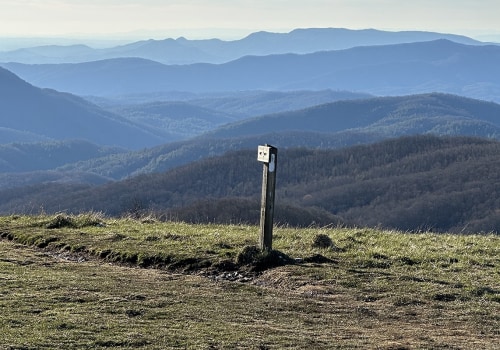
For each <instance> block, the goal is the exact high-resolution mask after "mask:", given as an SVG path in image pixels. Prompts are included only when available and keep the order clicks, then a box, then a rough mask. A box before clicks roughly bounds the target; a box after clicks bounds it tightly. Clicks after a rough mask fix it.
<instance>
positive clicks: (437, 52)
mask: <svg viewBox="0 0 500 350" xmlns="http://www.w3.org/2000/svg"><path fill="white" fill-rule="evenodd" d="M498 62H500V46H494V45H486V46H473V45H463V44H457V43H454V42H451V41H447V40H437V41H430V42H420V43H410V44H396V45H385V46H370V47H356V48H352V49H347V50H340V51H325V52H318V53H312V54H304V55H297V54H283V55H271V56H265V57H256V56H247V57H244V58H241V59H238V60H235V61H231V62H229V63H226V64H220V65H213V64H193V65H183V66H176V65H169V66H166V65H162V64H160V63H157V62H153V61H148V60H144V59H139V58H121V59H114V60H105V61H97V62H90V63H81V64H62V65H23V64H17V63H9V64H3V66H4V67H6V68H8V69H9V70H11V71H13V72H14V73H16V74H18V75H19V76H21V77H22V78H23V79H25V80H27V81H29V82H30V83H32V84H34V85H37V86H42V87H49V88H53V89H56V90H59V91H66V92H71V93H74V94H78V95H95V96H106V95H108V96H112V95H126V94H134V93H136V94H137V93H156V92H161V91H186V92H221V91H245V90H274V91H292V90H323V89H332V90H344V91H345V90H348V91H355V92H356V91H358V92H365V93H370V94H374V95H407V94H416V93H424V92H446V93H453V94H457V95H463V96H468V97H473V98H479V99H483V100H490V101H497V102H500V97H499V96H500V70H499V69H498Z"/></svg>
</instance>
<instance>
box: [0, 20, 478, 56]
mask: <svg viewBox="0 0 500 350" xmlns="http://www.w3.org/2000/svg"><path fill="white" fill-rule="evenodd" d="M437 39H447V40H451V41H454V42H457V43H462V44H469V45H482V44H483V43H482V42H480V41H477V40H473V39H471V38H468V37H465V36H461V35H454V34H443V33H434V32H422V31H403V32H388V31H381V30H375V29H364V30H350V29H343V28H304V29H295V30H293V31H291V32H289V33H270V32H256V33H252V34H250V35H248V36H247V37H245V38H242V39H239V40H232V41H224V40H220V39H205V40H188V39H186V38H183V37H180V38H177V39H171V38H167V39H163V40H152V39H151V40H143V41H138V42H134V43H130V44H126V45H120V46H115V47H111V48H108V49H92V48H90V47H88V46H85V45H70V46H56V45H46V46H39V47H31V48H24V49H18V50H14V51H7V52H0V62H18V63H27V64H35V63H82V62H89V61H97V60H104V59H111V58H120V57H137V58H144V59H148V60H153V61H158V62H161V63H164V64H192V63H201V62H204V63H225V62H229V61H232V60H236V59H238V58H240V57H243V56H249V55H253V56H266V55H271V54H284V53H297V54H305V53H313V52H317V51H330V50H343V49H348V48H352V47H355V46H372V45H389V44H398V43H409V42H418V41H432V40H437Z"/></svg>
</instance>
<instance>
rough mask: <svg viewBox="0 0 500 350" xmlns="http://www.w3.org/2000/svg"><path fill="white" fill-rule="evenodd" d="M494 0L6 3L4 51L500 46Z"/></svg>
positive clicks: (0, 10) (499, 8) (1, 13)
mask: <svg viewBox="0 0 500 350" xmlns="http://www.w3.org/2000/svg"><path fill="white" fill-rule="evenodd" d="M499 12H500V2H498V1H496V0H478V1H474V2H470V1H465V0H440V1H434V0H433V1H430V0H422V1H419V2H401V1H398V0H370V1H368V0H311V1H308V2H304V1H301V0H288V1H286V2H285V1H283V0H265V1H264V0H252V1H250V0H232V1H228V0H211V1H207V0H190V1H180V0H172V1H160V0H142V1H138V0H120V1H118V0H107V1H97V0H85V1H84V0H47V1H43V3H42V2H40V1H34V0H28V1H17V0H2V1H0V33H1V35H0V39H1V42H2V46H1V47H0V51H5V50H6V49H7V46H6V43H7V42H8V41H9V40H10V46H11V48H10V49H12V47H13V46H15V40H18V41H23V40H28V39H37V38H39V39H43V40H41V41H42V42H41V44H46V43H48V44H50V43H54V44H58V41H64V40H68V39H70V40H72V41H73V42H76V43H85V42H94V43H97V44H98V43H99V42H100V43H101V45H106V42H108V43H110V44H111V42H115V43H116V42H131V41H138V40H146V39H165V38H178V37H181V36H183V37H186V38H188V39H212V38H218V39H222V40H236V39H241V38H243V37H245V36H247V35H249V34H250V33H253V32H257V31H268V32H279V33H283V32H289V31H291V30H293V29H297V28H347V29H378V30H386V31H413V30H415V31H428V32H439V33H447V34H457V35H464V36H468V37H471V38H473V39H477V40H481V41H496V42H500V21H498V18H497V14H498V13H499Z"/></svg>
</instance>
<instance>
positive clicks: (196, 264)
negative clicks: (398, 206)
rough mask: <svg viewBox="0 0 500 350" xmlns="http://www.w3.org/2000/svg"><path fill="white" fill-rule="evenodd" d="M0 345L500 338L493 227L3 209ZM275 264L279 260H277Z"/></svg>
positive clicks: (246, 345) (454, 345) (480, 341)
mask: <svg viewBox="0 0 500 350" xmlns="http://www.w3.org/2000/svg"><path fill="white" fill-rule="evenodd" d="M0 237H1V239H0V310H1V317H0V349H105V348H113V349H500V237H499V236H494V235H468V236H458V235H444V234H431V233H422V234H406V233H401V232H388V231H379V230H371V229H347V228H309V229H292V228H282V227H277V228H275V230H274V241H273V247H274V248H275V249H276V250H277V251H278V252H279V254H274V255H273V254H269V255H265V254H253V255H248V252H252V249H250V248H249V247H251V246H255V245H256V244H257V241H258V228H257V227H253V226H237V225H235V226H222V225H188V224H183V223H173V222H158V221H155V220H153V219H144V220H132V219H120V220H118V219H111V218H105V217H101V216H100V215H98V214H86V215H80V216H73V217H68V216H36V217H35V216H33V217H28V216H9V217H1V218H0ZM278 265H280V266H278Z"/></svg>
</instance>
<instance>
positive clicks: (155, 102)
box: [0, 28, 500, 232]
mask: <svg viewBox="0 0 500 350" xmlns="http://www.w3.org/2000/svg"><path fill="white" fill-rule="evenodd" d="M499 61H500V46H499V45H498V44H495V43H490V42H481V41H478V40H475V39H472V38H469V37H466V36H463V35H452V34H442V33H437V32H423V31H421V32H419V31H405V32H391V31H381V30H373V29H371V30H348V29H340V28H310V29H297V30H293V31H290V32H289V33H272V32H256V33H253V34H250V35H248V36H247V37H244V38H242V39H238V40H220V39H199V40H192V39H186V38H177V39H171V38H167V39H161V40H141V41H137V42H134V43H129V44H125V45H118V46H114V47H108V48H99V49H94V48H91V47H89V46H84V45H67V46H61V45H49V46H38V47H26V48H22V49H17V50H10V51H2V52H0V66H1V68H0V96H1V99H0V142H1V143H0V198H1V200H0V212H1V213H2V214H14V213H33V212H34V211H35V212H36V211H38V210H41V208H43V210H44V211H46V212H72V213H78V212H84V211H89V210H98V211H102V212H104V213H107V214H109V215H115V216H120V215H129V214H130V213H131V212H133V213H135V214H139V213H142V214H145V213H155V215H158V216H163V217H170V218H174V217H175V218H178V219H182V220H186V221H194V222H197V221H200V222H201V221H209V222H214V221H222V222H225V221H227V217H226V218H222V217H219V216H218V214H217V212H214V211H211V210H208V209H209V208H210V206H211V205H209V206H207V205H206V204H204V203H212V204H213V205H214V206H215V205H216V204H215V203H217V205H219V206H220V207H219V208H223V210H224V211H225V212H226V213H227V216H228V217H229V218H230V219H229V221H231V222H238V221H241V222H251V223H255V219H256V218H258V213H257V214H256V213H255V208H254V207H255V205H256V203H257V207H258V195H259V191H257V190H256V189H257V188H258V187H259V183H258V182H259V172H260V170H259V169H260V166H261V165H260V164H259V163H258V162H257V161H256V159H254V158H255V154H254V153H256V148H257V145H259V144H264V143H268V144H272V145H274V146H276V147H278V149H279V150H280V156H279V158H280V162H279V164H280V173H279V179H280V180H279V183H278V184H279V185H278V189H277V192H278V195H277V198H278V199H279V201H280V202H279V204H280V207H281V209H280V210H281V211H279V213H280V214H279V215H280V217H279V219H280V222H282V223H285V224H290V225H302V226H308V225H310V224H312V223H316V224H322V225H328V224H338V225H359V226H377V225H378V226H382V227H388V228H395V229H403V230H410V231H412V230H413V231H418V230H423V229H430V230H437V231H443V232H444V231H452V232H475V231H480V232H498V231H499V230H500V217H499V214H498V208H499V207H500V196H498V194H499V193H500V188H499V187H498V186H499V185H498V184H500V181H498V179H496V177H495V176H493V175H492V174H495V173H498V169H496V168H495V167H496V166H497V165H498V164H497V163H498V160H497V157H496V156H495V152H497V151H498V145H499V144H498V142H499V139H500V105H499V103H500V97H499V96H500V69H498V62H499ZM395 149H407V152H403V153H397V152H396V153H393V151H394V150H395ZM378 157H381V158H380V159H379V158H378ZM335 159H337V160H335ZM366 159H373V160H374V161H373V162H369V163H366ZM375 159H376V161H375ZM333 160H335V161H333ZM331 161H333V163H331ZM233 164H234V166H235V167H233V166H232V165H233ZM281 167H282V168H281ZM281 169H283V170H281ZM384 169H390V171H387V170H384ZM457 169H460V172H457ZM308 171H310V172H314V173H315V174H316V177H314V176H313V175H312V173H310V172H308ZM474 171H475V172H476V174H475V175H474V176H471V172H474ZM459 174H460V175H459ZM437 178H439V181H437V180H436V179H437ZM347 179H349V180H347ZM431 179H434V180H431ZM389 182H391V183H392V185H389ZM452 184H453V186H452ZM450 186H451V187H450ZM444 189H448V190H444ZM492 194H493V196H491V195H492ZM469 201H472V202H471V203H470V204H467V205H464V204H463V203H466V202H467V203H468V202H469ZM425 203H427V204H425ZM431 203H434V204H433V205H434V210H435V211H438V212H440V213H442V214H440V215H431V214H430V213H429V212H428V211H426V210H424V207H425V205H431ZM431 207H432V206H431ZM416 208H420V209H418V210H417V209H416ZM221 210H222V209H221ZM450 211H454V212H456V215H452V216H451V217H448V218H447V219H444V217H443V215H445V214H444V213H447V212H450ZM388 212H392V213H394V214H391V215H388V214H387V213H388ZM396 217H397V218H396Z"/></svg>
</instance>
